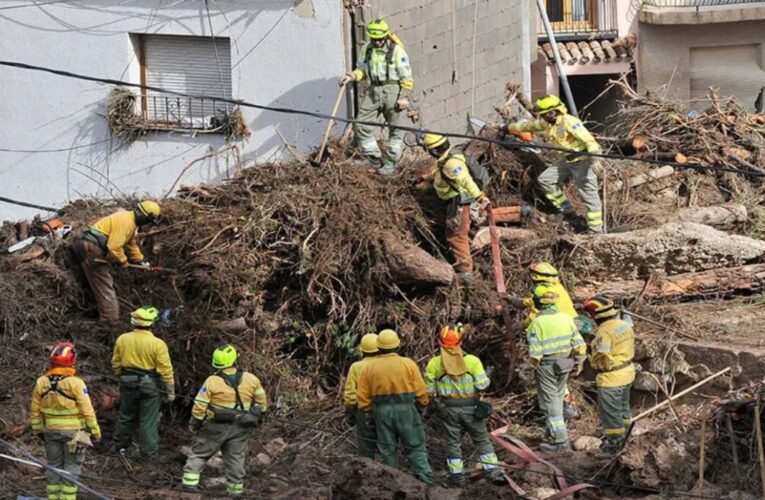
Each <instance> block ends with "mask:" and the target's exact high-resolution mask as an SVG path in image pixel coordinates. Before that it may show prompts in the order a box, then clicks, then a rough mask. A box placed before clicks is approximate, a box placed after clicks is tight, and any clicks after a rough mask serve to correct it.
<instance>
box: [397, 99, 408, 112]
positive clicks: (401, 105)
mask: <svg viewBox="0 0 765 500" xmlns="http://www.w3.org/2000/svg"><path fill="white" fill-rule="evenodd" d="M407 108H409V99H407V98H406V97H401V98H400V99H399V100H398V101H396V110H398V111H403V110H405V109H407Z"/></svg>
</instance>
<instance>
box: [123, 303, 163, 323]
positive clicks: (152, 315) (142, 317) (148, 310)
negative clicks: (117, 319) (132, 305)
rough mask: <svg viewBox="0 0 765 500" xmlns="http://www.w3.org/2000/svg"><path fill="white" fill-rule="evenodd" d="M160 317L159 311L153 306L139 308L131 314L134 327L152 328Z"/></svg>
mask: <svg viewBox="0 0 765 500" xmlns="http://www.w3.org/2000/svg"><path fill="white" fill-rule="evenodd" d="M158 317H159V309H157V308H156V307H152V306H144V307H139V308H138V309H136V310H135V311H133V312H131V313H130V323H131V324H132V325H133V326H146V327H148V326H151V325H153V324H154V322H155V321H157V318H158Z"/></svg>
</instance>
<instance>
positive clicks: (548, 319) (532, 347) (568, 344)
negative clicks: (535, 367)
mask: <svg viewBox="0 0 765 500" xmlns="http://www.w3.org/2000/svg"><path fill="white" fill-rule="evenodd" d="M526 339H527V340H528V343H529V356H530V357H531V358H532V359H533V360H536V361H539V360H541V359H542V358H543V357H545V356H553V357H566V356H568V355H569V354H570V353H571V351H572V350H573V351H574V360H575V361H576V362H577V363H582V362H584V360H585V358H586V356H587V344H585V343H584V339H582V336H581V335H580V334H579V330H578V329H577V327H576V324H575V323H574V318H572V317H571V316H569V315H568V314H566V313H563V312H560V311H558V310H557V308H555V307H554V306H553V307H550V308H545V309H542V310H541V311H540V312H539V314H538V315H537V317H536V318H534V320H533V321H532V322H531V324H530V325H529V326H528V328H526Z"/></svg>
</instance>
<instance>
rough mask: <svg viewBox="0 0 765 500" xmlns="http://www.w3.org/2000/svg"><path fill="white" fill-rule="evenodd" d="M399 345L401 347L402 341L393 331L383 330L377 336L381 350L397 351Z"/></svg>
mask: <svg viewBox="0 0 765 500" xmlns="http://www.w3.org/2000/svg"><path fill="white" fill-rule="evenodd" d="M399 345H401V340H399V338H398V334H397V333H396V332H394V331H393V330H383V331H381V332H380V333H379V334H378V335H377V347H378V348H379V349H395V348H396V347H398V346H399Z"/></svg>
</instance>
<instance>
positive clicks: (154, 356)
mask: <svg viewBox="0 0 765 500" xmlns="http://www.w3.org/2000/svg"><path fill="white" fill-rule="evenodd" d="M158 317H159V311H158V310H157V308H156V307H151V306H145V307H140V308H138V309H136V310H135V311H133V312H132V313H131V314H130V323H131V324H132V325H133V326H134V327H135V329H134V330H133V331H131V332H128V333H123V334H122V335H120V336H119V337H117V341H116V342H115V343H114V354H113V355H112V369H113V371H114V374H115V375H116V376H117V377H119V380H120V408H119V416H118V418H117V427H116V429H115V431H114V441H115V444H116V448H117V449H118V450H119V452H120V453H122V454H125V453H127V451H128V449H129V448H130V443H131V442H132V440H133V430H134V429H135V427H136V424H138V445H139V448H140V452H141V458H142V459H143V460H144V461H147V460H149V459H152V458H154V457H155V456H156V455H157V452H158V450H159V407H160V405H161V402H162V401H161V399H160V396H161V395H164V400H165V401H166V402H167V403H172V402H173V400H174V399H175V382H174V379H173V365H172V363H171V362H170V354H169V353H168V351H167V344H165V341H164V340H162V339H160V338H157V337H155V336H154V334H153V333H152V332H151V330H150V328H151V327H152V325H153V324H154V322H155V321H156V320H157V318H158Z"/></svg>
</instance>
